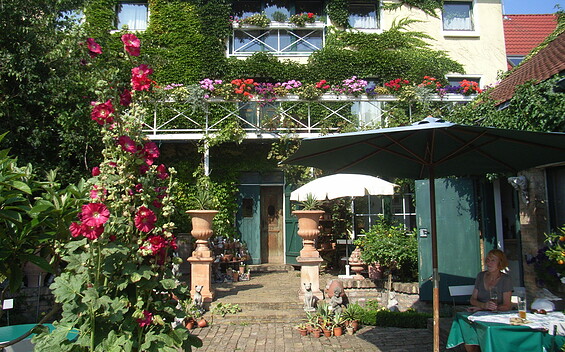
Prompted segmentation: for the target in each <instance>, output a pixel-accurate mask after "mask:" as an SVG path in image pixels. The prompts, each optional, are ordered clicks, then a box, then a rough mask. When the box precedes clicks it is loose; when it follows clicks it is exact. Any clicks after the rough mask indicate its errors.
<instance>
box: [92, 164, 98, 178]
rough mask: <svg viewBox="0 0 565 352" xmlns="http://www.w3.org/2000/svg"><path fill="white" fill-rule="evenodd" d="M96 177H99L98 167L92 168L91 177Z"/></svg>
mask: <svg viewBox="0 0 565 352" xmlns="http://www.w3.org/2000/svg"><path fill="white" fill-rule="evenodd" d="M98 175H100V168H99V167H98V166H95V167H93V168H92V176H93V177H95V176H98Z"/></svg>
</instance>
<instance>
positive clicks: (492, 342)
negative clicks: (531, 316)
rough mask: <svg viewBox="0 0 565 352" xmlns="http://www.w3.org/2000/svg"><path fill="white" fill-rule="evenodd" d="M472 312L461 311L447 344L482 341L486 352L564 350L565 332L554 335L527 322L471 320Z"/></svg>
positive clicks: (449, 346) (482, 346)
mask: <svg viewBox="0 0 565 352" xmlns="http://www.w3.org/2000/svg"><path fill="white" fill-rule="evenodd" d="M469 315H471V313H457V315H456V316H455V319H454V320H453V324H452V325H451V331H450V332H449V337H448V339H447V345H446V348H453V347H455V346H457V345H460V344H462V343H465V344H468V345H479V346H480V347H481V351H482V352H506V351H508V352H515V351H528V352H538V351H539V352H547V351H560V350H561V346H563V344H565V336H553V335H550V334H548V333H547V332H545V331H540V330H533V329H531V328H530V327H527V326H516V325H509V324H500V323H487V322H481V321H475V322H471V321H469V320H468V319H467V317H468V316H469Z"/></svg>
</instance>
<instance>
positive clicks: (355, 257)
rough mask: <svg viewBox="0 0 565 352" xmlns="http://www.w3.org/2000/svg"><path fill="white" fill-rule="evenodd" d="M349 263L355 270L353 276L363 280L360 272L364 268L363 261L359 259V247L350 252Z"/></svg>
mask: <svg viewBox="0 0 565 352" xmlns="http://www.w3.org/2000/svg"><path fill="white" fill-rule="evenodd" d="M349 265H350V266H351V270H353V271H354V272H355V275H354V276H353V278H354V279H356V280H363V279H364V277H363V275H361V272H362V271H363V270H364V269H365V263H364V262H363V260H362V259H361V248H359V247H357V248H355V250H354V251H353V252H352V253H351V256H350V257H349Z"/></svg>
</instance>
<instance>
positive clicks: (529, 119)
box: [448, 76, 565, 132]
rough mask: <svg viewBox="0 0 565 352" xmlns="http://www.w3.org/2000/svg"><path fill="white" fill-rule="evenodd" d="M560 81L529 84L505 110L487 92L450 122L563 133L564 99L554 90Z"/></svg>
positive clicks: (460, 108)
mask: <svg viewBox="0 0 565 352" xmlns="http://www.w3.org/2000/svg"><path fill="white" fill-rule="evenodd" d="M559 79H560V77H557V76H556V77H553V78H550V79H548V80H547V81H544V82H541V83H538V84H535V82H527V83H525V84H523V85H521V86H518V87H517V88H516V91H515V94H514V96H513V97H512V99H511V100H510V101H509V104H508V106H507V107H506V108H505V109H499V108H498V106H497V102H496V101H494V100H493V99H492V98H491V97H490V96H489V91H486V92H484V93H482V94H480V95H479V97H477V99H475V100H474V101H473V102H471V103H469V104H467V105H462V106H457V107H456V109H455V110H454V111H453V113H452V114H451V115H450V116H448V118H449V119H450V120H452V121H454V122H461V123H466V124H479V125H483V126H490V127H499V128H509V129H518V130H527V131H540V132H564V131H565V119H564V118H563V111H565V99H563V93H560V92H554V91H553V87H554V86H555V83H556V82H557V81H558V80H559Z"/></svg>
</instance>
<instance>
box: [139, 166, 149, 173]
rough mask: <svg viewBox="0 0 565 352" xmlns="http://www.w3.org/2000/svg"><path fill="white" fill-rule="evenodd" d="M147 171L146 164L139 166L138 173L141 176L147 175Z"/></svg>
mask: <svg viewBox="0 0 565 352" xmlns="http://www.w3.org/2000/svg"><path fill="white" fill-rule="evenodd" d="M147 171H149V166H148V165H147V164H141V165H140V166H139V173H140V174H141V175H145V174H146V173H147Z"/></svg>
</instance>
